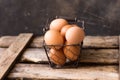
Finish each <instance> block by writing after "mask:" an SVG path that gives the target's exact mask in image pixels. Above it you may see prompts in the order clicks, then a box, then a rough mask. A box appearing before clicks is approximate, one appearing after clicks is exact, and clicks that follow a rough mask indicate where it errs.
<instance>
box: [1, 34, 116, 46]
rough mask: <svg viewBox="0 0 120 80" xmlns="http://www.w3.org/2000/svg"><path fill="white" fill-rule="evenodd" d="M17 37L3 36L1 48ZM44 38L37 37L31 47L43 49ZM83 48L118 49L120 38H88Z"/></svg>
mask: <svg viewBox="0 0 120 80" xmlns="http://www.w3.org/2000/svg"><path fill="white" fill-rule="evenodd" d="M15 38H16V36H3V37H1V38H0V47H8V46H10V44H11V43H12V42H14V40H15ZM42 46H43V36H39V37H35V38H34V40H33V42H32V43H31V45H30V47H42ZM83 48H118V36H86V37H85V39H84V44H83Z"/></svg>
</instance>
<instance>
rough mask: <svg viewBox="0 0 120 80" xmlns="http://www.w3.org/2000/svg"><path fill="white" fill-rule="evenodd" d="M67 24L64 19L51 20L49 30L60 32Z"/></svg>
mask: <svg viewBox="0 0 120 80" xmlns="http://www.w3.org/2000/svg"><path fill="white" fill-rule="evenodd" d="M67 24H68V22H67V21H66V20H65V19H62V18H58V19H55V20H53V21H52V22H51V23H50V29H54V30H57V31H60V30H61V29H62V27H63V26H65V25H67Z"/></svg>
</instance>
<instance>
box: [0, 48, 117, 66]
mask: <svg viewBox="0 0 120 80" xmlns="http://www.w3.org/2000/svg"><path fill="white" fill-rule="evenodd" d="M4 50H6V48H0V55H2V52H3V51H4ZM118 58H119V54H118V49H97V50H96V49H83V51H82V53H81V54H80V63H97V64H98V63H99V64H119V63H118V60H119V59H118ZM20 61H21V62H24V63H27V62H29V63H30V62H32V63H48V60H47V57H46V54H45V51H44V49H43V48H27V49H26V50H25V51H24V53H23V55H22V57H21V59H20Z"/></svg>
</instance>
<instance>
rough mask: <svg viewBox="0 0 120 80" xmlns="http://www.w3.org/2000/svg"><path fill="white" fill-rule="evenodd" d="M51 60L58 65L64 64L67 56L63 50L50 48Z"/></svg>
mask: <svg viewBox="0 0 120 80" xmlns="http://www.w3.org/2000/svg"><path fill="white" fill-rule="evenodd" d="M49 57H50V60H51V61H52V62H53V63H55V64H57V65H64V64H65V62H66V57H65V55H64V53H63V50H62V49H60V50H56V49H50V52H49Z"/></svg>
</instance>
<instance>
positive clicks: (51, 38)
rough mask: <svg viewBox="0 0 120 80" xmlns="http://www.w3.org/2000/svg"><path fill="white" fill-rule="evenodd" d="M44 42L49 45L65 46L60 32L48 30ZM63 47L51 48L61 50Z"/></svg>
mask: <svg viewBox="0 0 120 80" xmlns="http://www.w3.org/2000/svg"><path fill="white" fill-rule="evenodd" d="M44 40H45V43H46V44H47V45H63V44H64V38H63V36H62V35H61V34H60V32H58V31H56V30H48V31H47V32H46V33H45V35H44ZM61 47H62V46H50V48H56V49H59V48H61Z"/></svg>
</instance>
